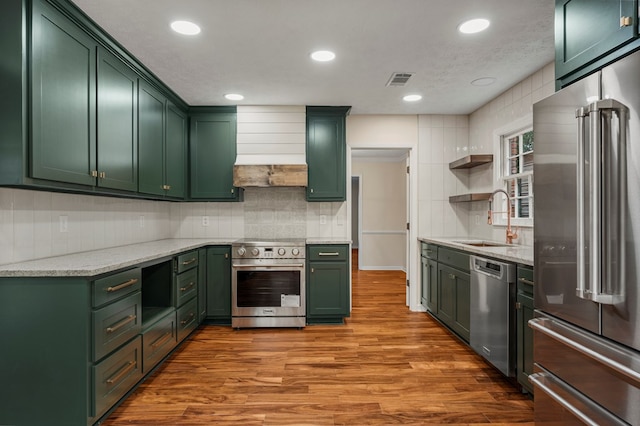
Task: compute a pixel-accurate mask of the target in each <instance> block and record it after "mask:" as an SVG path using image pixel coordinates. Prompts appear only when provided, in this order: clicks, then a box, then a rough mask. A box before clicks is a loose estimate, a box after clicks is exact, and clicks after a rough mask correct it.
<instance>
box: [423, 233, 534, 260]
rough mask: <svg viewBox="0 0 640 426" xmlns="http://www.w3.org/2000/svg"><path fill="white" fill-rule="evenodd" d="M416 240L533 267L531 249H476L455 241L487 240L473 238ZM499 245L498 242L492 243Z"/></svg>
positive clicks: (527, 247)
mask: <svg viewBox="0 0 640 426" xmlns="http://www.w3.org/2000/svg"><path fill="white" fill-rule="evenodd" d="M418 240H420V241H423V242H425V243H433V244H438V245H441V246H446V247H451V248H455V249H458V250H464V251H466V252H469V253H472V254H478V255H481V256H486V257H492V258H494V259H500V260H505V261H508V262H513V263H522V264H524V265H529V266H533V247H529V246H519V245H516V244H514V245H510V246H506V247H504V246H503V247H476V246H470V245H467V244H462V243H460V242H457V241H469V242H475V241H477V242H480V241H487V240H480V239H475V238H458V237H450V238H447V237H438V238H431V237H430V238H422V237H420V238H418ZM492 242H495V243H500V242H499V241H492Z"/></svg>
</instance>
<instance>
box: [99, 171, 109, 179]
mask: <svg viewBox="0 0 640 426" xmlns="http://www.w3.org/2000/svg"><path fill="white" fill-rule="evenodd" d="M98 177H99V178H100V179H105V178H106V177H107V172H100V173H98Z"/></svg>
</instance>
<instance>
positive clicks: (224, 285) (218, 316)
mask: <svg viewBox="0 0 640 426" xmlns="http://www.w3.org/2000/svg"><path fill="white" fill-rule="evenodd" d="M207 320H211V321H213V322H216V323H220V324H231V247H230V246H215V247H208V248H207Z"/></svg>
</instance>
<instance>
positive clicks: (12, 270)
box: [0, 238, 350, 277]
mask: <svg viewBox="0 0 640 426" xmlns="http://www.w3.org/2000/svg"><path fill="white" fill-rule="evenodd" d="M234 241H235V239H231V238H176V239H166V240H157V241H151V242H147V243H139V244H131V245H126V246H118V247H110V248H105V249H99V250H92V251H86V252H81V253H72V254H67V255H64V256H55V257H47V258H44V259H35V260H30V261H27V262H20V263H10V264H7V265H0V277H94V276H97V275H100V274H105V273H108V272H113V271H116V270H118V269H124V268H128V267H130V266H135V265H139V264H141V263H145V262H149V261H153V260H156V259H160V258H163V257H170V256H173V255H175V254H178V253H182V252H185V251H189V250H193V249H197V248H200V247H205V246H210V245H230V244H232V243H233V242H234ZM349 243H350V241H348V240H347V241H345V240H331V239H319V238H318V239H308V240H307V244H349Z"/></svg>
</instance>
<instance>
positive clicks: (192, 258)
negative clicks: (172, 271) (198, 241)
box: [176, 250, 198, 274]
mask: <svg viewBox="0 0 640 426" xmlns="http://www.w3.org/2000/svg"><path fill="white" fill-rule="evenodd" d="M176 262H177V265H176V272H177V273H178V274H180V273H182V272H184V271H187V270H189V269H191V268H195V267H196V266H198V251H197V250H194V251H190V252H189V253H184V254H181V255H180V256H178V259H177V260H176Z"/></svg>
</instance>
